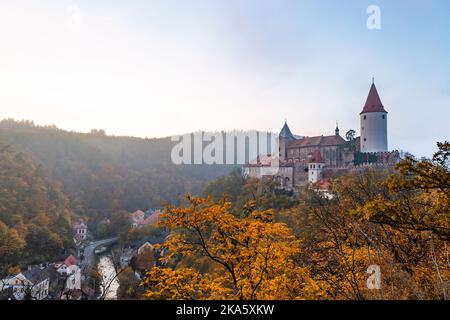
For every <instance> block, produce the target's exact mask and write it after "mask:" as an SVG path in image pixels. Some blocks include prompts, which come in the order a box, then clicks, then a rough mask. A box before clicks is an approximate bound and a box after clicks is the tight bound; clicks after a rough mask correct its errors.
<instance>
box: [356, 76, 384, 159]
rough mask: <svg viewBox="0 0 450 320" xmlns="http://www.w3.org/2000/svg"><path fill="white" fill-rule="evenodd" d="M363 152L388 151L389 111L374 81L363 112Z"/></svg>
mask: <svg viewBox="0 0 450 320" xmlns="http://www.w3.org/2000/svg"><path fill="white" fill-rule="evenodd" d="M360 121H361V146H360V147H361V152H385V151H388V143H387V111H386V110H385V109H384V106H383V104H382V103H381V99H380V96H379V95H378V92H377V88H376V87H375V83H374V82H373V81H372V86H371V87H370V91H369V95H368V97H367V101H366V104H365V105H364V108H363V110H362V112H361V113H360Z"/></svg>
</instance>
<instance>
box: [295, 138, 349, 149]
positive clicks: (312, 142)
mask: <svg viewBox="0 0 450 320" xmlns="http://www.w3.org/2000/svg"><path fill="white" fill-rule="evenodd" d="M344 143H345V140H344V138H342V137H341V136H339V135H332V136H318V137H305V138H303V139H299V140H295V141H292V142H290V143H289V144H288V145H287V148H304V147H319V146H320V147H326V146H337V145H341V144H344Z"/></svg>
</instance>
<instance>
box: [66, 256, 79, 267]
mask: <svg viewBox="0 0 450 320" xmlns="http://www.w3.org/2000/svg"><path fill="white" fill-rule="evenodd" d="M64 264H65V265H66V266H68V267H70V266H72V265H74V264H77V258H75V257H74V256H73V255H70V256H68V257H67V258H66V260H64Z"/></svg>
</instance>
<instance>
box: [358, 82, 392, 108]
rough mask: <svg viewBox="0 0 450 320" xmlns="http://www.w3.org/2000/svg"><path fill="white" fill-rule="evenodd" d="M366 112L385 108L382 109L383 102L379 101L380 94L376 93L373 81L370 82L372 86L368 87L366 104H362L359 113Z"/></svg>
mask: <svg viewBox="0 0 450 320" xmlns="http://www.w3.org/2000/svg"><path fill="white" fill-rule="evenodd" d="M368 112H386V110H384V106H383V104H382V103H381V99H380V96H379V95H378V91H377V88H376V87H375V84H374V83H372V86H371V87H370V91H369V95H368V96H367V100H366V104H365V105H364V108H363V111H361V113H360V114H363V113H368Z"/></svg>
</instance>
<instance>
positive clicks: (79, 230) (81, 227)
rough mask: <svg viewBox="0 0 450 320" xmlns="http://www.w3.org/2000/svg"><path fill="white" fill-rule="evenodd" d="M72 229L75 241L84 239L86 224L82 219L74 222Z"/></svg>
mask: <svg viewBox="0 0 450 320" xmlns="http://www.w3.org/2000/svg"><path fill="white" fill-rule="evenodd" d="M73 229H74V230H75V240H77V241H82V240H86V237H87V225H86V224H85V223H84V222H83V221H80V222H77V223H75V224H74V225H73Z"/></svg>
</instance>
